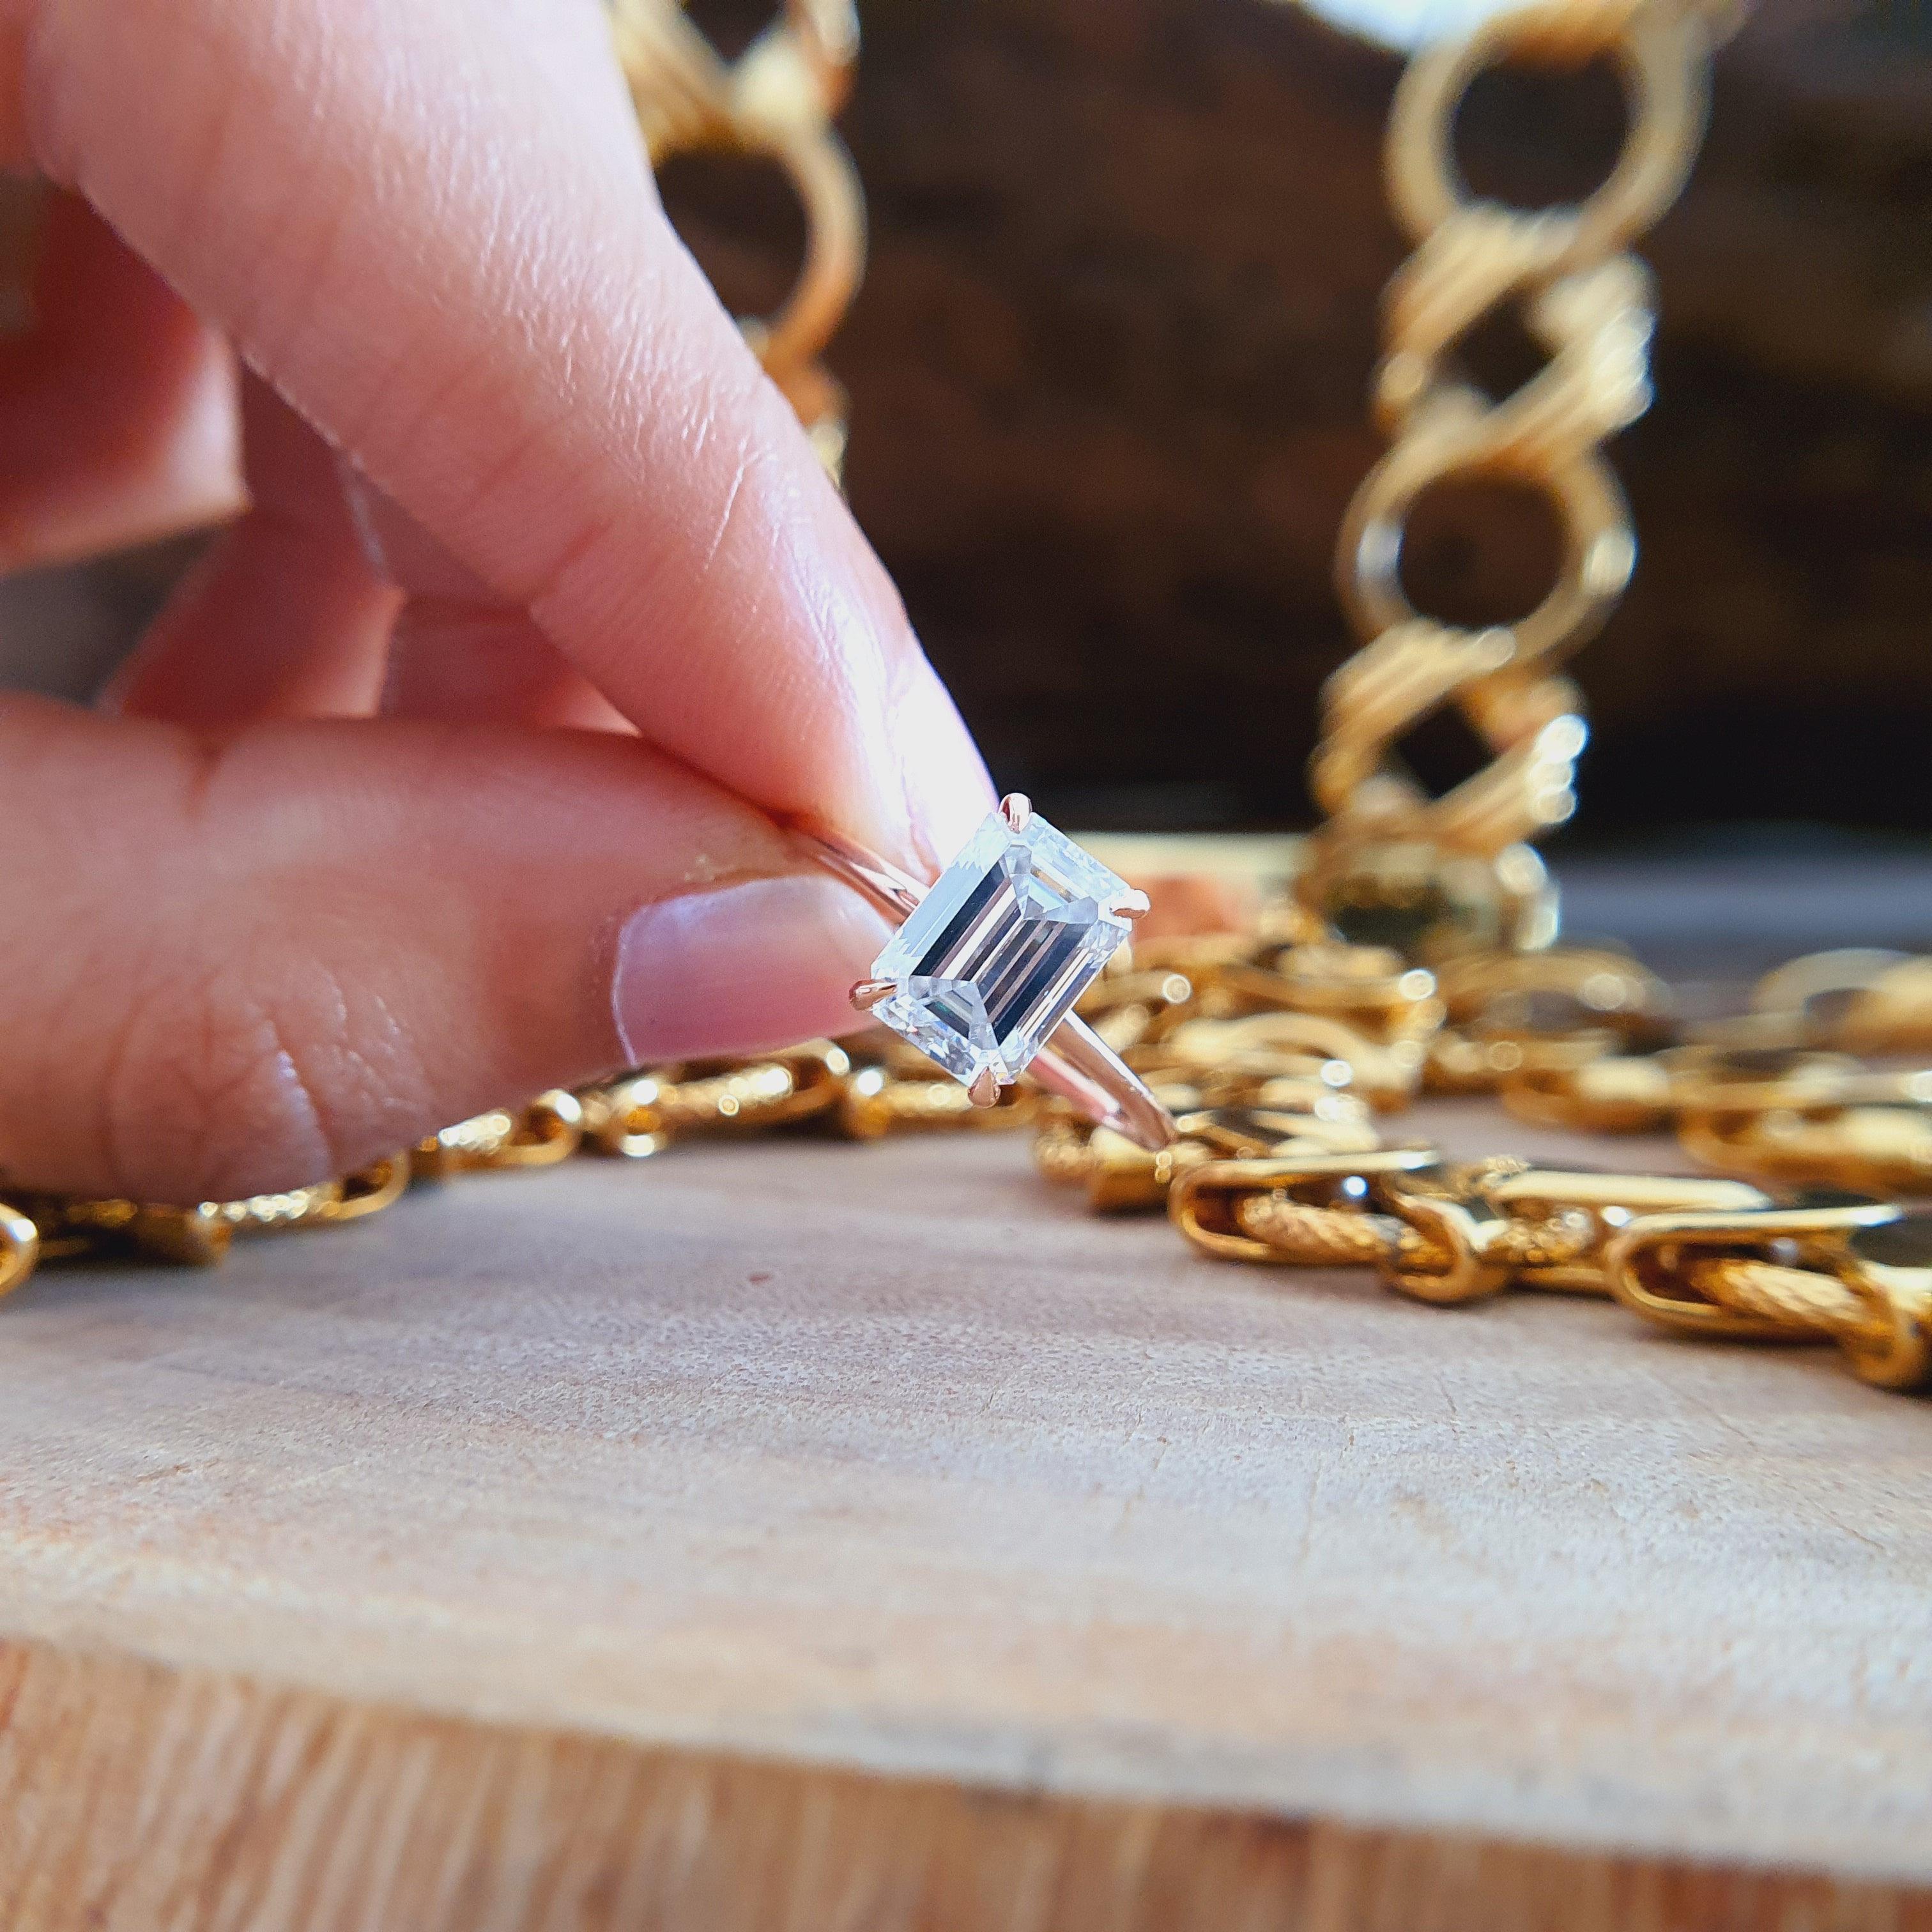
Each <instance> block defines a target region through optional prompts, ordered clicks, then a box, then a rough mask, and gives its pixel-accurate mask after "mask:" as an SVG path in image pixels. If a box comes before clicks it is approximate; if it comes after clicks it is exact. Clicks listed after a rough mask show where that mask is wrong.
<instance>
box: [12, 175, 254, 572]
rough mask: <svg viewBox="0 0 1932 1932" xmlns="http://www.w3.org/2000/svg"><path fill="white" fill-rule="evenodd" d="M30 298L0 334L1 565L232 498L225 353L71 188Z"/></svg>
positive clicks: (55, 209)
mask: <svg viewBox="0 0 1932 1932" xmlns="http://www.w3.org/2000/svg"><path fill="white" fill-rule="evenodd" d="M31 316H32V323H31V327H30V328H29V329H27V330H26V332H24V333H23V334H21V335H15V336H11V337H0V424H3V425H5V434H4V435H0V571H9V570H16V569H20V568H24V567H25V566H26V565H30V564H37V563H49V562H60V561H62V560H64V559H68V558H72V557H77V556H86V555H88V554H89V553H92V552H95V551H98V550H110V549H114V548H117V547H121V546H123V545H125V544H133V543H138V542H142V541H146V540H148V539H149V538H155V537H160V536H165V535H169V534H171V533H172V532H175V531H178V530H183V529H190V528H192V527H193V526H196V525H197V524H200V523H211V522H213V521H215V520H217V519H218V518H220V517H224V516H227V515H229V514H232V513H233V511H235V510H236V508H239V505H240V502H241V487H240V482H239V476H238V473H237V468H236V452H235V443H236V425H235V402H234V380H235V379H234V366H233V359H232V357H231V356H229V352H228V350H226V348H225V347H223V344H222V343H221V342H220V340H219V338H217V337H216V336H215V335H214V334H212V333H211V332H210V331H209V330H208V328H207V327H206V326H205V325H204V324H203V323H200V322H199V321H197V320H196V319H195V317H194V316H193V314H192V313H191V312H190V311H189V310H188V309H187V308H186V307H185V306H184V305H183V303H182V302H181V301H180V299H178V297H177V296H175V295H174V294H173V293H172V292H171V291H170V290H169V288H168V287H167V285H166V283H165V282H163V281H162V280H161V279H160V277H159V276H157V275H156V274H155V273H154V271H153V270H152V269H150V268H148V267H147V266H145V264H144V263H142V262H140V261H139V260H136V258H135V257H133V255H131V254H129V253H128V251H127V250H126V249H125V248H123V247H122V246H121V244H120V243H119V242H118V241H116V240H115V238H114V236H113V234H112V233H110V230H109V229H107V227H106V226H104V224H103V223H102V222H101V220H100V218H99V217H98V216H97V215H95V214H94V213H93V212H92V211H91V210H90V209H89V208H88V207H87V206H86V205H85V204H84V203H83V202H80V201H77V199H75V198H74V196H71V195H67V194H59V193H54V194H50V195H49V196H48V199H47V206H46V221H45V226H44V229H43V234H42V236H41V242H40V254H39V258H38V260H37V265H36V267H35V271H34V278H33V290H32V296H31Z"/></svg>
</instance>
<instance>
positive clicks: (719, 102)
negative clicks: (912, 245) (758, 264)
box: [610, 0, 865, 477]
mask: <svg viewBox="0 0 1932 1932" xmlns="http://www.w3.org/2000/svg"><path fill="white" fill-rule="evenodd" d="M610 24H611V32H612V37H613V41H614V43H615V45H616V50H617V57H618V59H619V63H620V65H622V68H623V70H624V74H625V78H626V80H628V83H629V84H630V89H631V101H632V104H633V105H634V107H635V110H636V112H637V124H638V126H639V127H640V130H642V132H643V136H644V143H645V146H646V148H647V149H648V151H649V154H650V158H651V162H652V166H660V165H661V164H662V163H664V161H665V160H667V159H668V158H669V157H670V156H671V155H673V154H688V153H700V152H703V151H714V152H725V153H733V154H751V155H757V156H762V157H765V158H766V159H768V160H772V161H774V162H775V163H777V164H778V166H779V167H781V169H784V172H785V174H786V175H787V177H788V178H790V181H791V184H792V187H793V190H795V191H796V193H797V196H798V198H799V203H800V205H802V208H803V209H804V211H805V238H806V239H805V262H804V266H803V267H802V269H801V270H800V271H799V278H798V281H797V283H796V286H795V287H793V290H792V292H791V294H790V296H789V297H788V298H787V300H786V302H785V303H784V306H783V307H782V308H780V309H779V311H778V313H777V314H775V315H774V316H773V317H771V319H770V320H769V321H757V320H748V321H745V322H744V323H742V324H741V325H740V326H742V329H743V330H744V332H745V340H746V341H748V343H749V344H751V347H752V349H753V350H754V351H755V352H756V353H757V356H758V359H759V360H760V362H762V363H763V365H764V368H765V371H766V374H768V375H769V377H771V379H772V381H773V382H775V383H776V384H777V385H778V387H779V389H781V390H782V391H783V392H784V395H785V397H786V399H787V401H789V402H790V404H791V405H792V407H793V409H794V410H796V412H797V413H798V416H799V421H800V422H802V423H803V425H805V430H806V432H807V434H808V435H809V436H810V437H811V440H812V442H813V444H814V446H815V447H816V448H817V451H818V454H819V457H820V460H821V461H822V462H823V463H824V465H825V466H826V469H828V470H829V471H830V472H831V473H832V475H833V476H834V477H836V476H838V474H839V472H840V470H841V466H842V463H843V461H844V450H845V395H844V391H843V390H842V389H841V388H840V387H839V386H838V383H837V382H836V381H835V380H834V379H833V378H832V376H831V375H830V374H829V373H828V372H827V371H826V368H824V365H823V363H822V362H820V360H819V358H820V356H821V354H822V353H823V350H824V349H825V346H826V344H827V343H829V341H831V339H832V335H834V333H835V332H836V331H837V329H838V325H839V323H840V322H841V320H843V319H844V314H845V311H846V310H847V308H848V307H849V306H850V303H851V300H852V297H853V293H854V292H855V291H856V289H857V287H858V286H859V278H860V276H861V275H862V274H863V272H864V270H865V197H864V195H863V193H862V190H861V188H860V187H859V178H858V175H857V173H856V170H855V169H853V166H852V160H851V157H850V155H849V154H847V152H846V151H845V148H844V144H843V143H842V142H841V141H840V140H839V139H838V136H837V135H836V134H835V133H834V132H833V131H832V117H833V115H835V114H836V113H838V110H839V109H840V107H842V106H843V105H844V100H845V97H846V95H847V92H848V91H849V89H850V85H851V77H852V71H853V64H854V63H855V62H856V59H857V58H858V52H859V21H858V15H857V13H856V10H855V8H854V7H853V5H852V0H789V3H788V4H787V5H786V6H785V7H784V11H783V12H782V13H781V14H780V15H779V17H778V18H777V19H776V20H774V21H773V22H772V24H771V26H769V27H768V28H766V30H765V31H764V32H763V34H760V36H759V37H758V38H757V40H754V41H753V42H752V43H751V46H750V47H749V48H748V49H746V51H745V52H744V53H743V54H742V55H740V56H739V58H738V59H737V60H736V61H734V62H727V61H726V60H725V59H724V58H723V57H722V56H721V55H720V54H719V53H718V50H717V49H715V47H714V46H712V44H711V43H710V42H709V40H706V38H705V37H704V35H703V33H702V32H701V31H700V30H699V28H697V26H696V25H695V24H694V22H693V21H692V20H691V17H690V16H689V15H688V13H686V12H685V9H684V7H683V5H682V0H610Z"/></svg>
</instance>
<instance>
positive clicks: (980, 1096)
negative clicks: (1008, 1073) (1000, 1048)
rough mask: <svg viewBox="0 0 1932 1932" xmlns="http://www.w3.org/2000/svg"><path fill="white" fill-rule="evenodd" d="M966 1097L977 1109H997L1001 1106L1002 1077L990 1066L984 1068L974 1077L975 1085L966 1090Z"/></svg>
mask: <svg viewBox="0 0 1932 1932" xmlns="http://www.w3.org/2000/svg"><path fill="white" fill-rule="evenodd" d="M966 1097H967V1099H968V1100H971V1102H972V1103H973V1104H974V1106H976V1107H997V1106H998V1105H999V1104H1000V1076H998V1074H997V1073H995V1072H994V1071H993V1070H992V1068H991V1067H981V1068H980V1070H979V1072H978V1073H976V1074H974V1076H973V1084H972V1085H971V1086H970V1087H969V1088H967V1090H966Z"/></svg>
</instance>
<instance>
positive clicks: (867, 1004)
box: [852, 980, 892, 1013]
mask: <svg viewBox="0 0 1932 1932" xmlns="http://www.w3.org/2000/svg"><path fill="white" fill-rule="evenodd" d="M891 992H892V982H891V980H860V981H859V983H857V985H856V986H854V987H853V989H852V1004H853V1006H855V1007H857V1008H858V1010H859V1012H860V1013H870V1012H871V1010H872V1009H873V1008H874V1007H876V1006H877V1004H879V1002H880V1001H881V1000H883V999H884V998H886V997H887V996H888V995H889V994H890V993H891Z"/></svg>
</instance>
